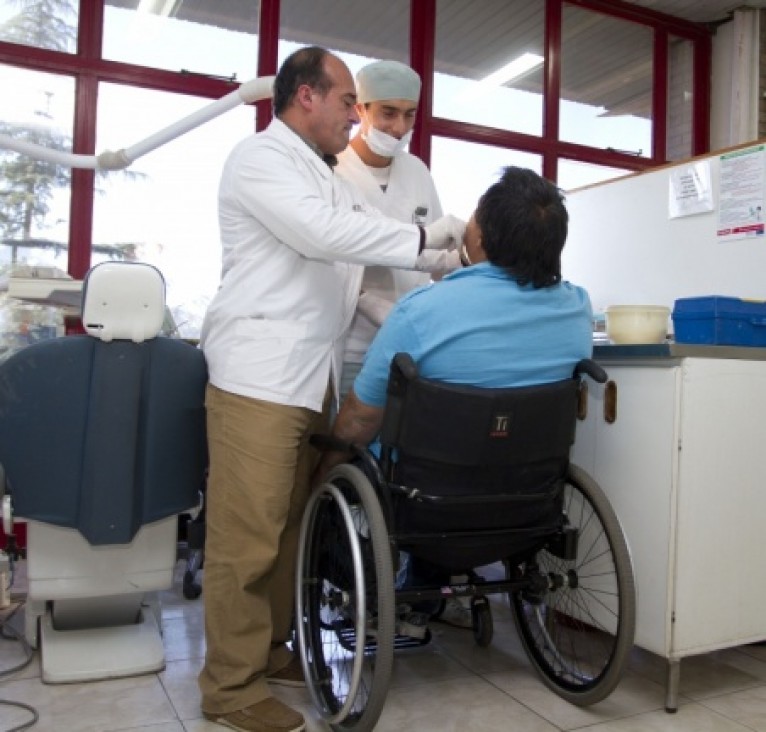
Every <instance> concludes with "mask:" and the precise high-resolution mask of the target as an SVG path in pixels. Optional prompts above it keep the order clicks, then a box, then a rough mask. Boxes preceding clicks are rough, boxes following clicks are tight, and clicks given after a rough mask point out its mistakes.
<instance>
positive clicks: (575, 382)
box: [295, 353, 636, 732]
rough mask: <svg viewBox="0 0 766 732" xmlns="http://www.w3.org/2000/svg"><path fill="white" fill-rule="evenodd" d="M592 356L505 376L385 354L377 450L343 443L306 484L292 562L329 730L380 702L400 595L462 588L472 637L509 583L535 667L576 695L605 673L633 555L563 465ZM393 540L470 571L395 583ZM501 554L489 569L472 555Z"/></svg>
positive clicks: (407, 597) (623, 632)
mask: <svg viewBox="0 0 766 732" xmlns="http://www.w3.org/2000/svg"><path fill="white" fill-rule="evenodd" d="M584 375H588V376H589V377H591V378H593V379H594V380H596V381H599V382H601V383H603V382H604V381H606V373H605V372H604V370H603V369H601V367H600V366H598V365H597V364H596V363H594V362H593V361H590V360H584V361H581V362H580V363H579V364H578V365H577V367H576V368H575V370H574V373H573V376H572V378H570V379H566V380H563V381H560V382H555V383H553V384H545V385H540V386H529V387H517V388H512V389H482V388H476V387H469V386H458V385H449V384H444V383H440V382H436V381H432V380H429V379H425V378H422V377H420V376H419V375H418V372H417V367H416V366H415V364H414V362H413V361H412V359H411V357H410V356H409V355H408V354H402V353H400V354H397V355H396V357H395V358H394V360H393V361H392V365H391V372H390V376H389V382H388V390H387V402H386V408H385V416H384V421H383V425H382V429H381V436H380V442H381V451H380V457H379V458H375V457H374V456H373V455H372V454H371V453H370V452H369V451H368V450H367V449H366V448H362V447H359V446H353V445H349V444H347V443H341V442H338V441H336V440H334V439H332V438H328V437H322V436H318V435H317V436H314V437H313V438H312V441H313V443H314V444H315V445H316V446H317V447H319V448H320V449H323V450H328V449H331V450H343V451H345V452H349V453H351V454H353V455H354V460H353V462H350V463H345V464H342V465H339V466H337V467H336V468H335V469H333V470H332V471H331V472H330V473H329V474H328V476H327V478H326V480H325V482H324V484H323V485H322V486H320V487H318V488H317V489H316V490H315V491H314V492H313V493H312V495H311V497H310V499H309V502H308V505H307V508H306V512H305V514H304V519H303V523H302V526H301V534H300V540H299V541H300V546H299V555H298V561H297V572H296V616H295V617H296V640H297V644H298V647H299V650H300V656H301V662H302V665H303V670H304V673H305V676H306V680H307V686H308V689H309V692H310V694H311V697H312V701H313V703H314V704H315V706H316V707H317V709H318V710H319V712H320V714H321V715H322V717H323V718H324V720H325V721H326V722H327V723H328V724H329V725H330V726H331V727H332V729H334V730H356V731H359V732H366V731H367V730H371V729H373V728H374V726H375V724H376V723H377V721H378V719H379V717H380V714H381V712H382V709H383V705H384V703H385V698H386V694H387V692H388V686H389V681H390V677H391V672H392V666H393V658H394V652H395V650H397V649H399V648H403V647H404V648H406V647H408V646H411V645H413V644H415V645H417V644H420V643H423V642H427V640H428V637H426V639H425V640H423V641H414V640H413V639H411V638H406V637H403V636H400V635H397V633H396V617H395V616H396V608H397V607H398V606H399V605H400V604H406V603H411V602H418V601H421V600H438V599H445V598H448V597H465V598H468V597H470V598H471V600H470V602H471V612H472V619H473V635H474V639H475V640H476V642H477V643H478V644H479V645H487V644H488V643H489V642H490V641H491V637H492V632H493V631H492V613H491V608H490V604H489V601H488V595H492V594H500V593H502V594H506V595H507V597H508V598H509V601H510V607H511V612H512V615H513V618H514V621H515V625H516V628H517V630H518V633H519V636H520V639H521V642H522V645H523V647H524V649H525V652H526V654H527V655H528V657H529V659H530V661H531V663H532V665H533V667H534V668H535V670H536V671H537V673H538V675H539V676H540V677H541V679H542V681H543V682H544V683H545V684H546V685H547V686H548V687H549V688H550V689H552V690H553V691H554V692H555V693H556V694H558V695H559V696H561V697H562V698H564V699H565V700H567V701H569V702H571V703H573V704H576V705H578V706H586V705H590V704H594V703H596V702H598V701H600V700H602V699H604V698H605V697H606V696H608V695H609V694H610V693H611V692H612V691H613V690H614V688H615V686H616V685H617V683H618V681H619V679H620V677H621V674H622V671H623V668H624V666H625V663H626V661H627V657H628V654H629V652H630V650H631V648H632V646H633V639H634V633H635V613H636V596H635V584H634V578H633V571H632V565H631V559H630V554H629V551H628V548H627V545H626V541H625V538H624V535H623V532H622V529H621V527H620V524H619V521H618V519H617V517H616V516H615V514H614V511H613V510H612V508H611V507H610V505H609V502H608V500H607V499H606V497H605V495H604V493H603V492H602V490H601V489H600V487H599V486H598V485H597V484H596V483H595V481H594V480H593V479H592V478H591V477H590V476H588V474H587V473H586V472H585V471H583V470H581V469H580V468H578V467H577V466H575V465H572V464H570V463H569V450H570V448H571V445H572V443H573V441H574V434H575V425H576V421H577V416H578V410H579V409H582V408H584V407H583V405H584V403H585V402H584V396H585V395H584V391H585V389H586V388H587V381H585V379H584V378H583V376H584ZM400 551H404V552H408V553H409V554H410V556H413V557H419V558H422V559H424V560H427V561H428V562H432V563H435V564H437V565H439V566H440V567H443V568H444V569H445V570H447V571H448V573H449V574H450V575H451V576H454V575H468V576H469V580H468V581H467V582H462V583H455V584H449V585H447V586H442V587H421V586H418V587H406V588H401V589H397V588H396V586H395V581H394V578H395V575H396V571H397V568H398V564H399V557H400ZM498 562H502V566H503V567H504V572H503V573H501V574H500V577H501V579H494V580H491V581H490V580H485V579H483V578H482V577H480V576H479V575H477V574H476V573H475V569H476V568H477V567H483V566H486V565H489V564H495V563H498Z"/></svg>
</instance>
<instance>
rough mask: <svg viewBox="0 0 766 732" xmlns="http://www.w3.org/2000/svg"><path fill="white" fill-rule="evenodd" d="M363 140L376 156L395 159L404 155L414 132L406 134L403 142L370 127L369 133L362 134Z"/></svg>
mask: <svg viewBox="0 0 766 732" xmlns="http://www.w3.org/2000/svg"><path fill="white" fill-rule="evenodd" d="M362 139H363V140H364V141H365V142H366V143H367V147H369V148H370V150H372V151H373V152H374V153H375V154H376V155H381V156H383V157H384V158H394V157H396V156H397V155H399V154H401V153H403V152H404V148H406V147H407V145H409V144H410V140H411V139H412V130H410V131H409V132H408V133H407V134H405V135H404V137H402V139H401V140H397V139H396V138H395V137H393V136H391V135H388V134H386V133H385V132H381V131H380V130H379V129H377V128H375V127H373V126H372V125H370V128H369V129H368V130H367V132H366V133H362Z"/></svg>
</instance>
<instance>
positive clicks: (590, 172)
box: [558, 158, 632, 191]
mask: <svg viewBox="0 0 766 732" xmlns="http://www.w3.org/2000/svg"><path fill="white" fill-rule="evenodd" d="M558 167H559V171H558V178H559V179H558V186H559V188H561V189H563V190H565V191H571V190H574V189H575V188H582V187H583V186H590V185H593V184H594V183H602V182H603V181H605V180H611V179H612V178H622V176H624V175H629V174H630V173H631V172H632V171H630V170H623V169H621V168H608V167H606V166H605V165H596V164H595V163H581V162H580V161H579V160H564V159H563V158H560V159H559V166H558Z"/></svg>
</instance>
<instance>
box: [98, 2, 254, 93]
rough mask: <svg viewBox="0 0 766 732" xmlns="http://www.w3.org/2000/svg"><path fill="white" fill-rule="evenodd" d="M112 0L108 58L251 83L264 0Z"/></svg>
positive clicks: (106, 16)
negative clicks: (235, 0)
mask: <svg viewBox="0 0 766 732" xmlns="http://www.w3.org/2000/svg"><path fill="white" fill-rule="evenodd" d="M222 5H223V4H222V3H215V2H209V3H182V2H174V1H173V0H107V3H106V7H105V8H104V58H108V59H112V60H114V61H124V62H126V63H133V64H140V65H142V66H154V67H156V68H160V69H169V70H170V71H182V70H183V71H189V72H191V73H196V74H210V75H213V76H222V77H224V78H226V79H233V80H236V81H240V82H242V81H247V80H249V79H252V78H253V77H254V76H255V70H256V59H257V57H258V43H257V35H256V34H257V31H258V14H259V10H260V3H259V2H238V3H236V4H235V7H234V9H233V10H232V9H231V4H230V3H229V4H226V5H225V6H224V7H225V8H226V9H225V10H223V9H219V7H220V6H222Z"/></svg>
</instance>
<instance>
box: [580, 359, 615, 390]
mask: <svg viewBox="0 0 766 732" xmlns="http://www.w3.org/2000/svg"><path fill="white" fill-rule="evenodd" d="M583 374H585V375H587V376H590V378H591V379H593V381H595V382H597V383H599V384H605V383H606V380H607V378H608V376H607V373H606V371H605V370H604V369H603V368H602V367H601V366H599V365H598V364H597V363H596V362H595V361H594V360H593V359H592V358H584V359H582V361H580V362H579V363H578V364H577V366H575V370H574V376H575V378H579V377H581V376H582V375H583Z"/></svg>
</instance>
